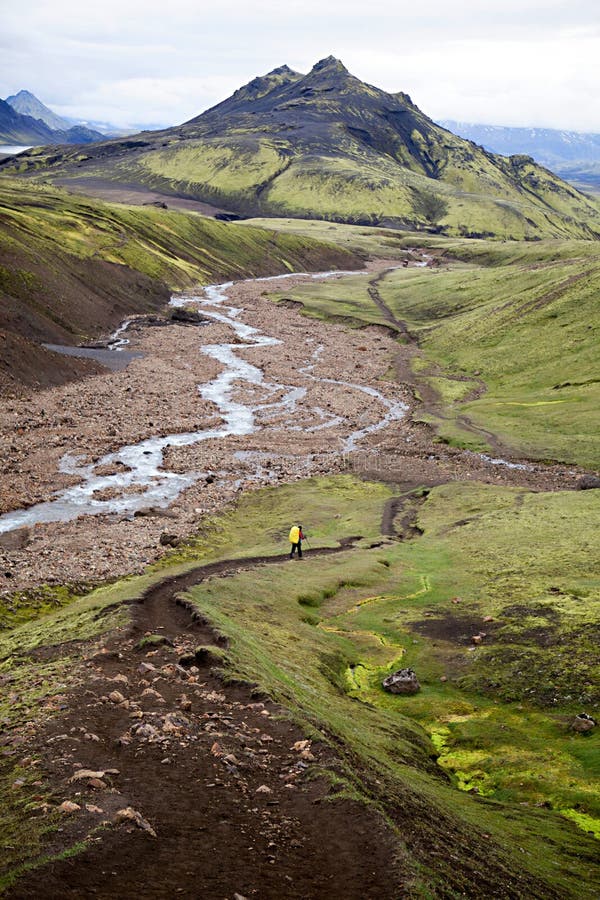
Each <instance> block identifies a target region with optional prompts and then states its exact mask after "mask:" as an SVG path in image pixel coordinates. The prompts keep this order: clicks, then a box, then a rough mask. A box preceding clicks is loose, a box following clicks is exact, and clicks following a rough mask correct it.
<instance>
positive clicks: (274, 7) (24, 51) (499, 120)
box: [0, 0, 600, 132]
mask: <svg viewBox="0 0 600 900" xmlns="http://www.w3.org/2000/svg"><path fill="white" fill-rule="evenodd" d="M3 6H4V9H3V11H2V28H1V33H0V59H1V60H2V63H1V66H0V96H1V97H3V98H5V97H7V96H9V95H10V94H13V93H16V92H17V91H18V90H20V89H22V88H25V89H28V90H30V91H32V92H33V93H34V94H36V96H38V97H39V98H40V100H42V101H43V102H44V103H46V105H47V106H50V107H51V108H52V109H54V110H55V111H56V112H58V113H59V114H61V115H65V116H72V117H75V118H83V119H95V120H104V121H109V122H113V123H115V124H118V125H124V126H125V125H127V126H130V125H132V124H141V123H143V124H150V123H152V124H156V125H174V124H179V123H181V122H183V121H185V120H187V119H189V118H192V117H193V116H195V115H197V114H198V113H200V112H202V111H203V110H204V109H207V108H208V107H209V106H212V105H214V104H215V103H217V102H219V101H220V100H223V99H224V98H225V97H227V96H228V95H229V94H230V93H232V91H234V90H235V89H236V88H237V87H239V86H240V85H242V84H245V83H246V82H247V81H249V80H250V79H251V78H253V77H254V76H256V75H262V74H265V73H266V72H268V71H269V70H270V69H273V68H275V67H276V66H279V65H282V64H283V63H287V64H288V65H289V66H291V67H292V68H294V69H297V70H298V71H301V72H306V71H308V70H309V69H310V68H311V67H312V66H313V65H314V63H315V62H316V61H317V60H319V59H321V58H322V57H324V56H328V55H329V54H333V55H334V56H337V57H338V58H339V59H341V60H342V61H343V62H344V64H345V65H346V67H347V68H348V69H349V70H350V71H351V72H352V73H353V74H354V75H357V76H358V77H359V78H361V79H363V80H364V81H367V82H369V83H370V84H375V85H377V86H378V87H381V88H383V89H384V90H388V91H399V90H402V91H406V92H407V93H409V94H410V95H411V97H412V99H413V100H414V102H415V103H416V104H417V105H418V106H419V107H420V108H421V109H422V110H423V112H425V113H426V114H427V115H429V116H431V118H433V119H435V120H440V119H458V120H461V121H465V122H485V123H490V124H496V125H513V126H515V125H536V126H543V127H548V128H563V129H572V130H578V131H595V132H600V92H599V88H600V11H599V7H598V0H428V2H427V3H422V2H415V0H411V2H410V3H408V2H406V0H370V2H364V0H359V2H358V0H328V2H327V0H243V2H242V0H213V2H210V3H207V2H206V0H204V2H203V0H99V2H97V3H93V4H88V3H82V2H81V0H77V2H75V0H52V2H51V3H49V2H48V0H28V2H27V4H26V7H22V6H21V5H20V4H18V3H15V2H12V3H10V4H9V3H8V0H5V2H4V4H3Z"/></svg>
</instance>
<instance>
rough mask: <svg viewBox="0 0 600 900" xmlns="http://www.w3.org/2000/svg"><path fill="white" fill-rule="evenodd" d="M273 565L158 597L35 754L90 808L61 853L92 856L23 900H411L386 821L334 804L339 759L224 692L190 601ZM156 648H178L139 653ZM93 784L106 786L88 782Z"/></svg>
mask: <svg viewBox="0 0 600 900" xmlns="http://www.w3.org/2000/svg"><path fill="white" fill-rule="evenodd" d="M340 549H343V548H336V550H340ZM336 550H333V551H326V552H336ZM261 561H269V562H274V561H276V562H284V561H285V558H281V557H279V558H276V559H275V560H273V559H270V558H264V557H260V558H255V559H253V560H241V561H240V560H234V561H229V562H222V563H217V564H214V565H209V566H205V567H202V568H201V569H197V570H195V571H194V572H193V573H188V574H187V575H185V576H181V577H178V578H175V579H170V580H168V581H166V582H163V583H161V584H159V585H158V586H156V587H155V588H153V589H152V590H151V591H149V592H148V594H147V595H146V596H145V597H144V598H143V600H142V601H141V602H139V603H137V604H133V605H132V606H131V607H130V609H131V624H130V625H129V626H128V627H127V628H126V629H124V630H123V631H121V632H117V633H116V634H114V635H113V636H112V637H111V638H109V639H108V640H107V641H106V643H105V644H103V646H101V647H100V648H96V651H95V652H94V653H93V654H91V655H90V656H89V658H88V661H87V663H86V664H85V672H86V674H85V683H84V685H82V686H81V687H80V689H79V690H78V692H77V693H75V694H74V695H72V696H71V697H70V698H69V699H68V709H67V711H66V712H65V713H64V714H61V716H60V717H58V718H55V719H52V720H50V721H49V722H48V723H47V725H46V727H45V729H44V730H43V731H42V732H40V733H39V734H38V736H37V739H36V743H37V744H38V746H39V747H41V748H43V749H42V763H41V765H40V767H39V771H40V774H41V776H42V777H43V778H44V779H45V780H47V781H49V782H50V783H51V784H53V785H54V788H55V791H56V793H57V794H58V797H57V802H60V800H62V799H69V800H71V801H73V802H75V803H76V804H77V805H78V806H79V807H80V809H79V810H77V811H76V812H75V813H74V814H73V815H71V816H68V817H67V816H65V822H64V830H63V831H62V832H61V833H58V834H55V835H54V836H53V837H51V838H50V845H49V846H48V847H47V848H46V851H47V852H48V853H58V852H60V851H61V850H62V849H63V848H64V847H68V846H71V845H72V844H73V843H74V842H75V841H76V840H77V839H79V840H87V841H88V849H87V850H86V851H85V852H84V853H82V854H79V855H77V856H75V857H73V858H71V859H63V860H61V861H57V862H55V863H52V864H49V865H47V866H44V867H43V868H41V869H40V870H38V871H36V870H34V871H33V872H32V873H31V874H30V875H29V876H27V877H24V878H23V879H22V880H20V881H19V882H17V884H16V885H15V886H14V887H13V888H12V889H11V890H10V891H9V892H8V893H7V895H6V896H7V897H8V898H10V900H17V898H18V900H25V898H32V897H40V898H48V900H50V898H57V900H58V898H62V897H73V898H87V897H100V898H123V897H126V896H143V897H154V898H161V900H164V898H166V897H175V896H177V897H179V896H181V897H183V898H186V897H187V898H190V900H191V898H194V900H197V898H198V897H202V898H203V900H213V898H214V900H222V898H231V900H232V898H233V897H234V895H235V894H239V895H241V896H243V897H248V898H251V897H260V898H273V900H275V898H277V900H279V898H282V897H286V898H298V900H300V898H302V900H309V898H315V900H317V898H323V900H325V898H338V897H339V898H346V900H347V898H356V900H365V898H372V900H376V898H377V900H384V898H390V900H391V898H393V897H398V896H400V895H401V894H402V873H401V872H400V870H399V868H397V867H396V865H395V863H394V851H395V841H394V838H393V836H392V833H391V832H390V831H389V830H388V829H387V827H386V825H385V823H384V820H383V819H382V818H381V817H380V816H379V814H378V813H376V812H374V811H372V810H370V809H368V808H367V807H365V806H363V805H361V804H358V803H355V802H351V801H347V800H344V801H342V800H330V801H328V802H327V803H325V802H323V801H324V800H325V798H327V796H328V794H329V793H330V787H329V783H328V782H327V781H326V780H325V779H324V778H323V777H319V776H318V775H316V774H315V772H316V770H317V769H318V768H319V767H320V766H323V765H326V766H327V767H328V768H332V767H333V768H335V766H336V760H335V758H334V755H333V753H332V751H331V750H330V749H329V748H328V747H326V746H325V745H323V744H320V743H316V742H312V743H311V742H310V741H308V740H306V739H305V736H304V735H303V734H302V733H301V732H300V731H299V729H298V728H297V727H296V726H294V725H293V724H292V723H290V721H289V720H288V719H287V718H285V711H284V710H282V709H280V708H278V707H277V706H276V705H275V704H273V703H272V702H270V701H268V700H265V699H263V698H260V697H257V696H253V694H252V692H251V688H249V687H247V686H240V685H227V686H226V685H224V684H223V682H222V681H221V680H220V678H219V677H218V674H216V672H215V671H214V669H212V668H211V666H214V664H215V662H216V661H218V656H217V655H216V654H218V653H219V648H221V650H222V647H223V641H222V640H220V639H219V637H218V635H215V634H214V633H213V632H212V631H211V630H210V628H209V627H208V626H207V625H206V624H205V623H204V622H202V621H200V620H199V619H198V616H197V614H196V615H193V614H192V610H191V609H190V608H189V607H188V606H187V605H186V602H185V599H183V600H182V599H180V598H179V597H178V594H179V593H180V591H181V590H182V589H184V588H186V587H189V586H190V585H191V584H193V583H197V582H199V581H201V580H202V579H203V578H206V577H209V576H212V577H214V576H215V575H221V576H223V575H226V574H231V573H233V572H235V571H237V570H238V569H239V568H240V567H246V566H250V565H252V566H254V565H257V564H259V563H260V562H261ZM289 565H298V562H290V563H289ZM149 633H150V634H152V635H158V636H160V639H161V640H162V641H164V643H161V644H158V645H157V644H155V643H149V644H148V645H147V646H146V647H145V648H144V649H139V647H140V641H143V639H144V637H146V638H147V637H148V635H149ZM199 646H202V647H204V649H203V650H202V651H200V652H198V649H197V648H198V647H199ZM211 647H212V648H214V649H213V650H212V651H211ZM115 692H118V693H115ZM82 697H85V703H84V704H83V705H82V703H81V699H82ZM20 752H23V747H21V749H20ZM83 770H89V771H90V773H92V774H90V775H87V776H83V777H81V778H79V779H77V778H76V779H75V780H73V776H77V772H78V771H79V772H81V771H83ZM109 770H111V771H109ZM122 810H129V812H127V813H123V812H120V811H122ZM126 816H129V818H126ZM103 823H106V824H105V825H103V827H102V828H101V830H100V831H98V826H100V825H102V824H103Z"/></svg>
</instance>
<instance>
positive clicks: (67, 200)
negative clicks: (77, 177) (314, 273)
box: [0, 177, 356, 296]
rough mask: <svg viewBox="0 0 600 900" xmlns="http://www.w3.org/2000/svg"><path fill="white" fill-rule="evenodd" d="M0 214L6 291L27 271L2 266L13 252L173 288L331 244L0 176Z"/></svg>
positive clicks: (343, 257)
mask: <svg viewBox="0 0 600 900" xmlns="http://www.w3.org/2000/svg"><path fill="white" fill-rule="evenodd" d="M0 215H1V217H2V229H1V231H0V261H2V265H0V290H4V291H6V292H7V293H14V291H15V289H18V291H19V292H22V291H23V289H24V285H23V278H24V277H26V276H27V272H26V271H24V270H23V269H22V268H21V269H19V270H18V271H14V270H13V268H12V266H11V264H10V260H11V258H12V256H13V255H14V254H15V253H20V252H24V253H25V256H28V255H29V256H37V257H42V258H46V257H49V255H50V254H52V253H55V254H57V255H58V256H62V255H63V254H70V255H72V256H74V257H76V258H91V257H99V258H101V259H102V260H104V261H106V262H112V263H117V264H120V265H126V266H129V267H130V268H131V269H134V270H136V271H138V272H142V273H143V274H145V275H148V276H150V277H151V278H155V279H160V280H162V281H164V282H165V283H166V284H167V285H168V286H169V287H170V288H172V289H176V288H184V287H190V286H191V285H194V284H207V283H210V282H214V281H219V280H225V279H226V278H233V279H236V278H246V277H253V276H255V275H264V274H273V273H275V272H277V271H279V272H282V271H283V272H285V271H295V270H298V269H303V268H304V267H306V266H307V265H310V255H311V251H312V252H314V253H315V261H318V258H319V255H320V254H321V255H322V257H323V258H326V257H328V256H330V255H331V251H332V249H333V248H332V246H331V245H329V246H327V245H324V244H322V243H319V242H316V241H315V240H313V239H310V238H306V237H304V236H302V235H293V234H287V235H284V234H282V235H280V234H278V233H276V232H275V231H273V230H272V229H264V228H262V229H255V228H249V229H248V228H240V227H239V226H237V225H235V224H232V223H228V222H218V221H216V220H215V219H212V218H207V217H205V216H201V215H198V214H197V213H186V212H179V211H174V210H164V209H157V208H155V207H140V206H126V205H123V204H114V203H105V202H102V201H99V200H98V201H96V200H91V199H86V198H82V197H79V196H75V195H73V194H68V193H67V192H66V191H62V190H60V189H58V188H53V187H52V188H51V187H47V186H37V185H35V184H33V183H31V182H24V181H16V180H14V179H9V178H5V177H4V178H1V179H0ZM323 251H324V254H323ZM335 256H336V260H337V264H338V265H341V266H343V265H344V263H346V264H347V265H352V264H356V260H355V258H353V257H352V256H351V255H350V254H348V253H346V252H345V251H344V250H342V249H341V248H336V249H335ZM334 264H336V263H335V262H334ZM25 287H26V285H25ZM19 292H18V293H17V294H16V296H20V293H19Z"/></svg>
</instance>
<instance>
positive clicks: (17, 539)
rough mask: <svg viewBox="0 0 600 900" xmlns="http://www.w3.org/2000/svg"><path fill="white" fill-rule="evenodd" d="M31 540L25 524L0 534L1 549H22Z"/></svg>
mask: <svg viewBox="0 0 600 900" xmlns="http://www.w3.org/2000/svg"><path fill="white" fill-rule="evenodd" d="M30 541H31V531H30V529H29V528H28V527H27V526H26V525H25V526H23V527H22V528H14V529H13V530H12V531H5V532H4V533H3V534H0V547H2V549H3V550H23V549H24V548H25V547H26V546H27V544H29V542H30Z"/></svg>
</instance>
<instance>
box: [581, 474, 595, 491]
mask: <svg viewBox="0 0 600 900" xmlns="http://www.w3.org/2000/svg"><path fill="white" fill-rule="evenodd" d="M598 488H600V478H598V476H597V475H583V476H582V477H581V478H580V479H579V481H578V482H577V490H578V491H592V490H597V489H598Z"/></svg>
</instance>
